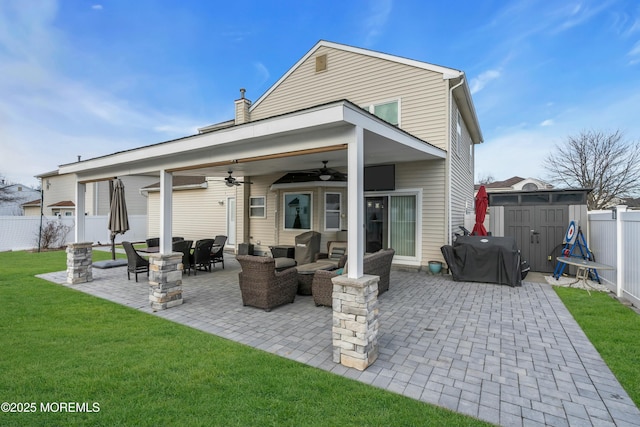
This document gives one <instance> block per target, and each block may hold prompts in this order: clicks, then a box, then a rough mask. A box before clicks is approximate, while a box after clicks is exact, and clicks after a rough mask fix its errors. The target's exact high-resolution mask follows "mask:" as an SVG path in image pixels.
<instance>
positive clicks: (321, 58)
mask: <svg viewBox="0 0 640 427" xmlns="http://www.w3.org/2000/svg"><path fill="white" fill-rule="evenodd" d="M326 69H327V54H324V55H318V56H316V73H318V72H320V71H326Z"/></svg>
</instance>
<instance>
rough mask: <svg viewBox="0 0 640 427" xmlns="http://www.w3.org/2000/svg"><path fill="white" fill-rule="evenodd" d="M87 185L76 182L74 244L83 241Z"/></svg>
mask: <svg viewBox="0 0 640 427" xmlns="http://www.w3.org/2000/svg"><path fill="white" fill-rule="evenodd" d="M86 187H87V184H85V183H84V182H76V230H75V236H74V239H75V242H76V243H81V242H84V239H85V229H86V227H85V217H84V212H85V210H86V209H85V191H86Z"/></svg>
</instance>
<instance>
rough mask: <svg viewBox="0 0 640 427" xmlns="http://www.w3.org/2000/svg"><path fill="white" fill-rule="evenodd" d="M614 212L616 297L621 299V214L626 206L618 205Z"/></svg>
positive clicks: (622, 271) (622, 275) (622, 256)
mask: <svg viewBox="0 0 640 427" xmlns="http://www.w3.org/2000/svg"><path fill="white" fill-rule="evenodd" d="M614 209H615V210H616V211H615V212H616V296H617V297H618V298H621V297H622V290H623V289H624V283H623V281H624V274H623V273H624V270H623V267H624V265H623V264H624V262H623V260H624V255H623V253H622V248H624V245H623V243H624V242H623V239H624V234H623V232H622V213H623V212H626V211H627V206H626V205H618V206H616V207H615V208H614Z"/></svg>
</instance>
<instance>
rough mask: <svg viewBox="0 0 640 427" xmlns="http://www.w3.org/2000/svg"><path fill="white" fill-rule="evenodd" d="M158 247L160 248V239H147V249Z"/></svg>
mask: <svg viewBox="0 0 640 427" xmlns="http://www.w3.org/2000/svg"><path fill="white" fill-rule="evenodd" d="M158 246H160V238H159V237H152V238H150V239H147V247H148V248H152V247H158Z"/></svg>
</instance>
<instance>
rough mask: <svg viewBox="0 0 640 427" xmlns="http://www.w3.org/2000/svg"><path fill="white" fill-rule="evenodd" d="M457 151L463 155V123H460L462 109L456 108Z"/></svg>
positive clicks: (460, 155) (459, 155)
mask: <svg viewBox="0 0 640 427" xmlns="http://www.w3.org/2000/svg"><path fill="white" fill-rule="evenodd" d="M456 153H457V154H458V157H462V125H461V124H460V111H458V110H456Z"/></svg>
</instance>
